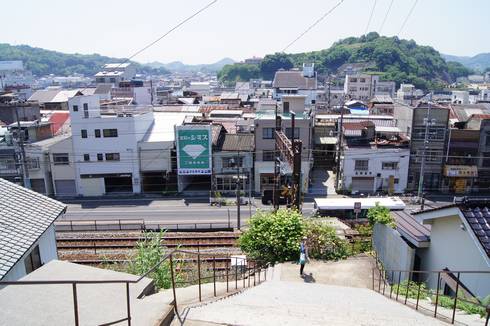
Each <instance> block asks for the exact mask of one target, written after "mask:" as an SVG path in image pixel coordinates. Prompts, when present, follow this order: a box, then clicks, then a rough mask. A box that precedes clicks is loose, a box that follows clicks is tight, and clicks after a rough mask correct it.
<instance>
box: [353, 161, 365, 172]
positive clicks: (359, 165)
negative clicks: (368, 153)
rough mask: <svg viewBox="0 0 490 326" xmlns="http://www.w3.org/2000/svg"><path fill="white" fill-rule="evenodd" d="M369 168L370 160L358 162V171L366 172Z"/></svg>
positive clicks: (356, 165) (356, 166) (356, 164)
mask: <svg viewBox="0 0 490 326" xmlns="http://www.w3.org/2000/svg"><path fill="white" fill-rule="evenodd" d="M368 167H369V160H356V162H355V168H354V169H356V170H358V171H366V170H368Z"/></svg>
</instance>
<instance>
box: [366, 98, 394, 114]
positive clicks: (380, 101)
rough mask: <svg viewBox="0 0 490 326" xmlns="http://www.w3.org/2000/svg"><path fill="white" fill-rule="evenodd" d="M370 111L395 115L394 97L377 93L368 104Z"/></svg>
mask: <svg viewBox="0 0 490 326" xmlns="http://www.w3.org/2000/svg"><path fill="white" fill-rule="evenodd" d="M368 108H369V113H370V114H374V115H391V116H392V115H393V110H394V104H393V99H392V98H391V97H390V96H389V95H375V96H374V97H373V98H372V99H371V100H370V101H369V104H368Z"/></svg>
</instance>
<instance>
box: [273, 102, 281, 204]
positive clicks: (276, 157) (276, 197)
mask: <svg viewBox="0 0 490 326" xmlns="http://www.w3.org/2000/svg"><path fill="white" fill-rule="evenodd" d="M275 117H276V128H275V130H274V136H275V135H276V131H281V129H282V123H281V117H280V116H278V115H277V104H276V111H275ZM274 138H275V137H274ZM274 144H275V145H274V149H275V150H274V187H273V190H272V202H273V205H274V210H278V209H279V185H278V184H279V180H280V173H281V171H280V166H279V161H280V159H279V148H278V147H277V139H275V141H274Z"/></svg>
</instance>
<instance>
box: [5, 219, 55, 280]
mask: <svg viewBox="0 0 490 326" xmlns="http://www.w3.org/2000/svg"><path fill="white" fill-rule="evenodd" d="M37 245H39V254H40V256H41V263H42V264H43V265H44V264H47V263H49V262H50V261H51V260H53V259H58V251H57V249H56V237H55V230H54V225H51V226H50V227H49V228H48V229H46V231H45V232H44V233H43V234H42V235H41V237H40V238H39V239H38V241H36V243H34V245H32V247H31V248H30V250H29V251H27V252H26V253H25V254H24V255H23V256H22V258H21V259H20V260H19V261H18V262H17V264H15V265H14V267H13V268H12V269H11V270H10V271H9V272H8V273H7V274H6V275H5V276H4V277H3V278H2V281H16V280H18V279H20V278H21V277H23V276H25V275H26V268H25V264H24V260H25V258H26V257H27V256H28V255H29V254H30V253H31V251H32V249H34V248H35V247H36V246H37Z"/></svg>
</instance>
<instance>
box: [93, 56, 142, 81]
mask: <svg viewBox="0 0 490 326" xmlns="http://www.w3.org/2000/svg"><path fill="white" fill-rule="evenodd" d="M135 76H136V68H135V67H134V65H133V64H132V63H130V62H126V63H107V64H105V65H104V67H103V68H102V70H101V71H99V72H98V73H96V74H95V82H96V83H97V84H104V83H107V84H113V85H119V82H121V81H126V80H131V79H133V78H134V77H135Z"/></svg>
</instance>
